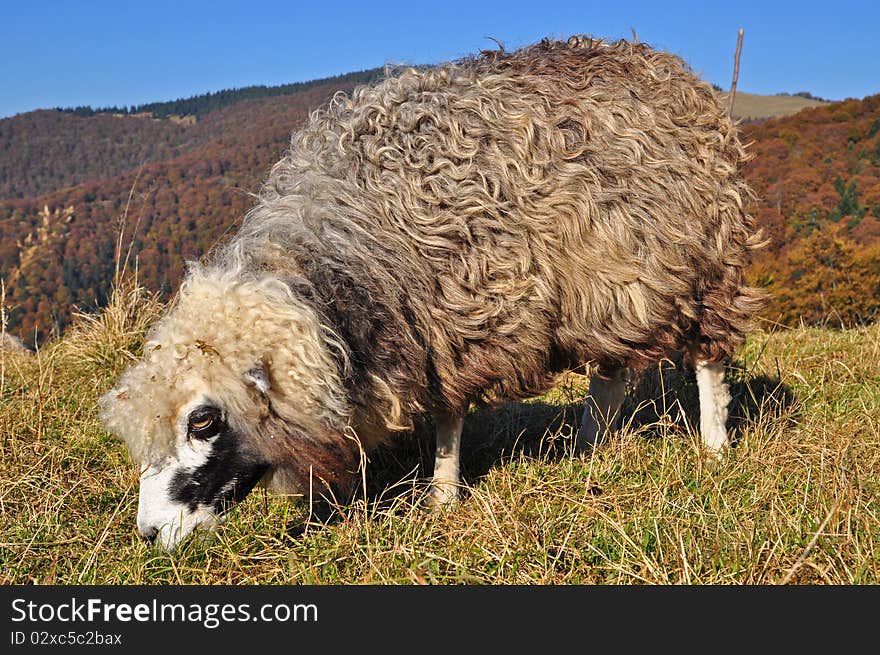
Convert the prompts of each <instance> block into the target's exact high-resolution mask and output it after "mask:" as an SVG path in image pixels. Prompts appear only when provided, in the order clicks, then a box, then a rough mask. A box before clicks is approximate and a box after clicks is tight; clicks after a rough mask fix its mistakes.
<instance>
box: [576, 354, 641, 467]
mask: <svg viewBox="0 0 880 655" xmlns="http://www.w3.org/2000/svg"><path fill="white" fill-rule="evenodd" d="M628 378H629V369H627V368H618V369H614V370H613V371H612V372H611V374H610V375H608V376H606V377H600V376H598V375H593V376H591V377H590V391H589V396H588V397H587V402H586V404H585V405H584V413H583V417H582V418H581V427H580V430H579V431H578V436H577V450H578V451H579V452H584V451H586V450H589V449H591V448H594V447H595V446H597V445H599V444H600V443H602V442H603V441H604V440H605V438H606V437H607V435H608V433H609V432H613V431H615V430H617V429H618V427H619V426H620V406H621V405H622V404H623V399H624V398H625V397H626V385H627V380H628Z"/></svg>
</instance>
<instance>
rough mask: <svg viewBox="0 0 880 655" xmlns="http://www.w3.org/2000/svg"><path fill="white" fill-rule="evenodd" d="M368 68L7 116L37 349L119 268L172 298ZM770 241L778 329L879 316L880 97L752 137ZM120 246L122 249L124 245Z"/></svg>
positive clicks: (772, 314)
mask: <svg viewBox="0 0 880 655" xmlns="http://www.w3.org/2000/svg"><path fill="white" fill-rule="evenodd" d="M376 75H377V71H363V72H360V73H352V74H350V75H344V76H339V77H336V78H331V79H327V80H318V81H315V82H310V83H305V84H298V85H287V86H285V87H249V88H248V89H241V90H237V91H229V92H218V93H217V94H208V95H205V96H199V97H196V98H190V99H186V100H179V101H175V102H172V103H154V104H152V105H145V106H142V107H131V108H127V109H126V108H122V109H120V108H107V109H99V110H96V109H92V108H75V109H71V110H40V111H34V112H29V113H26V114H19V115H17V116H14V117H12V118H7V119H3V120H0V235H2V236H0V278H2V281H3V285H4V287H5V296H6V300H5V306H6V309H7V311H8V329H9V331H10V332H11V333H13V334H15V335H17V336H19V337H20V338H21V339H22V340H23V341H25V342H26V343H29V344H34V343H35V342H41V341H43V340H45V339H46V338H47V337H50V336H53V335H57V334H60V333H61V332H63V330H64V328H65V326H67V325H68V324H69V322H70V320H71V317H72V315H73V313H74V312H76V311H89V310H92V309H94V308H96V307H99V306H101V305H102V304H103V303H104V302H106V298H107V293H108V292H109V287H110V281H111V280H112V279H113V276H114V273H115V272H116V270H115V269H116V266H117V262H120V261H124V260H125V259H126V256H128V265H127V267H128V269H129V270H136V271H137V275H138V277H139V279H140V281H141V282H142V283H143V284H144V285H145V286H147V287H148V288H150V289H155V290H158V291H161V292H162V293H163V294H164V295H165V296H166V297H167V295H168V294H170V293H171V291H172V289H173V288H174V287H175V285H176V284H177V283H178V282H179V281H180V279H181V276H182V274H183V272H184V267H185V262H186V261H187V260H192V259H197V258H198V257H199V256H201V255H202V254H204V253H205V252H206V251H207V250H208V249H209V248H210V247H211V246H212V245H213V244H215V243H216V242H217V241H218V240H220V239H222V238H223V237H224V236H225V235H227V234H229V233H230V231H233V230H234V229H235V226H236V221H237V220H240V219H241V217H242V216H243V215H244V214H245V212H246V211H247V210H248V208H249V207H250V206H251V205H252V203H253V198H252V197H251V195H250V194H252V193H254V192H255V191H257V190H258V188H259V185H260V182H261V180H262V179H263V177H264V176H265V174H266V172H267V171H268V169H269V167H270V166H271V165H272V164H273V163H274V162H275V161H276V160H277V159H278V158H279V157H280V155H281V154H282V153H283V151H284V150H285V148H286V146H287V143H288V140H289V136H290V132H291V130H292V129H295V128H296V127H297V125H299V124H301V123H302V122H303V121H304V120H305V119H306V117H307V116H308V112H309V111H310V110H312V109H314V108H315V107H317V106H319V105H320V104H322V103H323V102H325V101H327V100H328V99H329V98H330V97H331V96H332V95H333V94H334V93H336V92H337V91H340V90H341V91H346V92H347V91H350V90H351V89H352V88H353V87H354V85H356V84H359V83H364V82H368V81H370V80H371V79H375V77H376ZM741 129H742V132H743V136H744V139H745V141H747V142H749V143H750V146H749V150H750V152H751V153H752V154H753V159H752V160H751V161H750V162H749V163H748V165H747V167H746V170H745V175H746V177H747V178H748V180H749V182H750V183H751V184H752V186H753V188H754V189H755V191H756V199H755V201H754V204H753V207H752V211H753V213H755V214H756V215H757V217H758V220H759V222H760V224H761V225H762V227H763V228H764V230H765V233H766V236H767V238H768V246H767V248H765V249H764V251H762V252H761V254H760V256H759V257H758V258H757V260H756V261H755V263H754V265H753V267H752V269H751V271H750V275H751V277H752V281H753V282H754V283H756V284H759V285H761V286H764V287H766V288H767V289H768V291H770V293H771V297H772V301H771V303H770V306H769V307H768V308H767V310H766V312H765V319H766V320H767V321H768V322H769V323H771V324H772V323H781V324H786V325H796V324H799V323H806V324H820V325H828V326H832V327H834V326H850V325H856V324H860V323H865V322H870V321H873V320H874V319H875V318H876V316H877V314H878V311H880V95H875V96H870V97H867V98H865V99H863V100H846V101H843V102H833V103H826V104H823V105H822V106H820V107H815V108H807V109H802V110H801V111H799V112H797V113H795V114H793V115H789V116H783V117H778V118H771V119H766V120H758V121H756V120H751V121H748V122H745V123H744V124H743V125H742V127H741ZM120 237H121V238H120Z"/></svg>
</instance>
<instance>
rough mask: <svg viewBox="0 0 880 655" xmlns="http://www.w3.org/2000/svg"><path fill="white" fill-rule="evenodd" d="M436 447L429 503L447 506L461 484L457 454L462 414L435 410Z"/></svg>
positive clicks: (456, 498)
mask: <svg viewBox="0 0 880 655" xmlns="http://www.w3.org/2000/svg"><path fill="white" fill-rule="evenodd" d="M434 426H435V428H436V437H437V449H436V453H435V455H434V478H433V479H432V480H431V487H430V489H429V490H428V498H429V502H430V504H432V505H434V506H441V507H442V506H448V505H452V504H454V503H455V502H456V501H457V500H458V490H459V487H460V486H461V480H460V477H459V475H460V474H459V455H460V452H461V429H462V427H463V426H464V415H458V414H449V413H447V412H437V413H436V414H435V415H434Z"/></svg>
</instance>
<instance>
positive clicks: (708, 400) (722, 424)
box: [694, 359, 730, 456]
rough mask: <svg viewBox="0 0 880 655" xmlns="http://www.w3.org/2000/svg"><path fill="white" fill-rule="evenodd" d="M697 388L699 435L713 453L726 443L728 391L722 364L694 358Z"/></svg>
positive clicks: (717, 452)
mask: <svg viewBox="0 0 880 655" xmlns="http://www.w3.org/2000/svg"><path fill="white" fill-rule="evenodd" d="M694 364H695V368H696V371H697V389H698V390H699V393H700V437H701V438H702V440H703V445H704V446H705V447H706V449H707V450H708V451H710V452H711V453H712V454H714V455H716V456H717V455H720V453H721V450H722V448H724V446H726V445H727V443H728V440H727V406H728V405H729V404H730V391H729V388H728V385H727V384H726V383H725V382H724V364H723V363H721V362H707V361H703V360H699V359H696V360H695V361H694Z"/></svg>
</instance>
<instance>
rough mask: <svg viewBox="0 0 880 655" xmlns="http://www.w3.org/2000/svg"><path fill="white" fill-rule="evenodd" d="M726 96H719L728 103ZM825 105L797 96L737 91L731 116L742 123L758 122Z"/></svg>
mask: <svg viewBox="0 0 880 655" xmlns="http://www.w3.org/2000/svg"><path fill="white" fill-rule="evenodd" d="M728 96H729V94H727V93H722V94H721V97H722V98H724V102H727V101H728V100H727V98H728ZM827 104H828V103H827V102H826V101H824V100H818V99H816V98H806V97H803V96H799V95H786V94H777V95H759V94H756V93H743V92H742V91H737V92H736V99H735V100H734V103H733V116H734V118H738V119H741V120H744V121H759V120H764V119H766V118H776V117H779V116H790V115H791V114H796V113H797V112H799V111H800V110H801V109H806V108H807V107H823V106H825V105H827Z"/></svg>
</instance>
